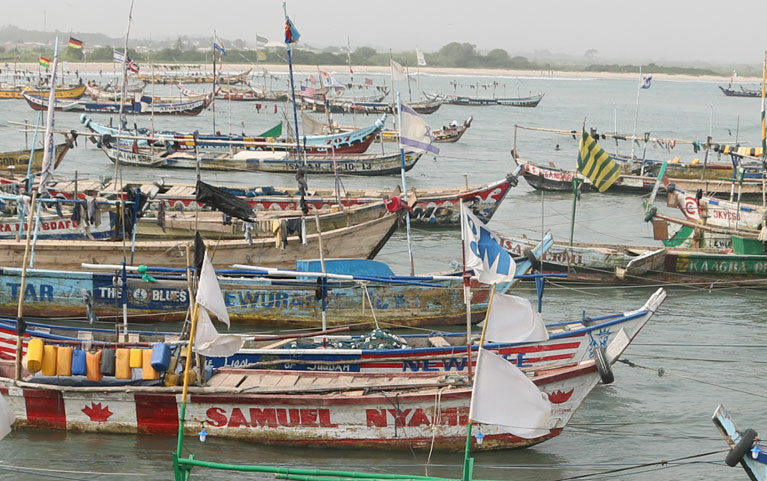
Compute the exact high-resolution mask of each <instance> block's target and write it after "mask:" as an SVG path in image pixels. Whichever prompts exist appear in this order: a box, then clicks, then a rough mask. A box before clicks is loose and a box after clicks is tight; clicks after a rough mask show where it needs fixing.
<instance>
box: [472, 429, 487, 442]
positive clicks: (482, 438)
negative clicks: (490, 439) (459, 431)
mask: <svg viewBox="0 0 767 481" xmlns="http://www.w3.org/2000/svg"><path fill="white" fill-rule="evenodd" d="M474 439H476V440H477V444H482V441H484V440H485V435H484V434H482V431H479V432H478V433H477V434H475V435H474Z"/></svg>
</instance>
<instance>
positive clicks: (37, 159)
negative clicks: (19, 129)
mask: <svg viewBox="0 0 767 481" xmlns="http://www.w3.org/2000/svg"><path fill="white" fill-rule="evenodd" d="M73 145H74V144H72V143H69V142H64V143H61V144H56V148H55V151H54V152H55V154H54V158H55V166H56V167H58V166H59V164H60V163H61V161H62V160H63V159H64V156H65V155H66V154H67V152H69V149H70V148H72V146H73ZM44 154H45V152H44V151H43V149H35V153H34V156H32V172H39V171H40V170H41V169H42V167H43V156H44ZM30 155H32V151H31V150H16V151H13V152H0V166H2V167H3V168H6V169H7V168H9V167H11V166H13V168H14V173H16V174H24V175H26V169H27V168H28V167H29V157H30ZM22 170H23V172H22Z"/></svg>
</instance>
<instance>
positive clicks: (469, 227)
mask: <svg viewBox="0 0 767 481" xmlns="http://www.w3.org/2000/svg"><path fill="white" fill-rule="evenodd" d="M461 216H462V222H463V223H464V224H463V229H464V236H465V239H466V241H465V244H464V250H465V254H466V268H467V269H471V270H473V271H474V274H476V276H477V279H478V280H479V282H482V283H483V284H497V283H499V282H506V281H511V280H513V279H514V274H515V272H516V270H517V264H516V263H515V262H514V259H512V258H511V255H510V254H509V253H508V252H507V251H506V249H504V248H503V247H501V244H500V242H499V240H498V237H497V236H496V235H495V234H494V233H493V232H492V231H491V230H490V229H488V228H487V226H486V225H485V223H484V222H482V221H481V220H479V219H478V218H477V216H475V215H474V214H473V213H472V212H471V211H470V210H469V208H468V207H466V205H463V212H462V213H461Z"/></svg>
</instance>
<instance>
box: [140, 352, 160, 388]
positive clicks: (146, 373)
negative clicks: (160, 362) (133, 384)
mask: <svg viewBox="0 0 767 481" xmlns="http://www.w3.org/2000/svg"><path fill="white" fill-rule="evenodd" d="M141 353H142V354H143V356H144V360H143V361H144V362H143V366H142V368H141V378H142V379H144V380H147V381H155V380H157V379H160V373H159V372H157V371H155V370H154V368H153V367H152V351H150V350H149V349H144V350H142V351H141Z"/></svg>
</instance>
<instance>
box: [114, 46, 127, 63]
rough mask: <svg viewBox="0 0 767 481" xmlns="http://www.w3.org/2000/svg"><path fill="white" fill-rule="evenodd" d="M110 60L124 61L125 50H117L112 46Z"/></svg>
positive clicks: (115, 61)
mask: <svg viewBox="0 0 767 481" xmlns="http://www.w3.org/2000/svg"><path fill="white" fill-rule="evenodd" d="M112 61H113V62H114V63H123V62H125V52H123V51H122V50H117V49H116V48H112Z"/></svg>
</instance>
